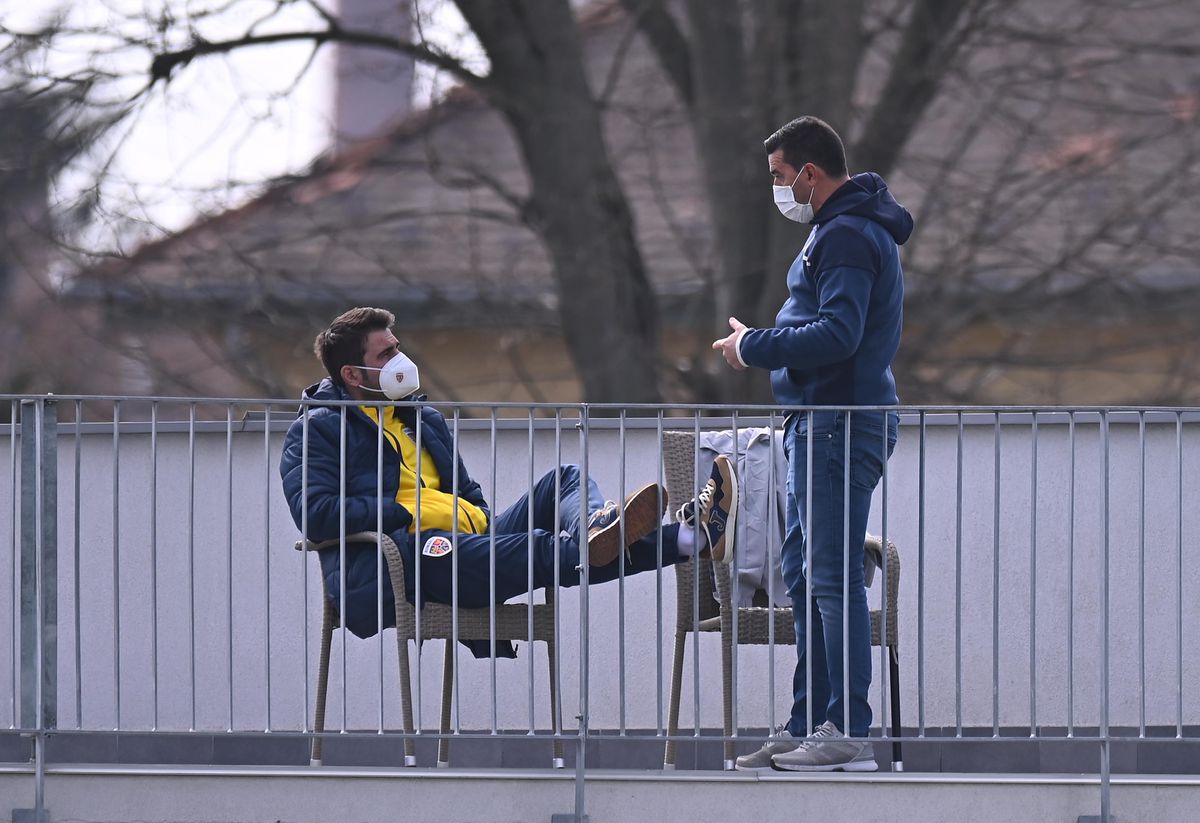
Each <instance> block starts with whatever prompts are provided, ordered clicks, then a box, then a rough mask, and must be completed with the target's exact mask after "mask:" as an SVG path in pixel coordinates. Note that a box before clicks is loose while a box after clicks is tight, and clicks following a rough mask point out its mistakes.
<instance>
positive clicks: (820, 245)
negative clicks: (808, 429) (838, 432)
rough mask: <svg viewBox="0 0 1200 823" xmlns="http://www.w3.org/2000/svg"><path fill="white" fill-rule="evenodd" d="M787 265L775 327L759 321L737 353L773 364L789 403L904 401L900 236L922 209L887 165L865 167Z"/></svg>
mask: <svg viewBox="0 0 1200 823" xmlns="http://www.w3.org/2000/svg"><path fill="white" fill-rule="evenodd" d="M813 223H814V225H815V228H814V229H813V231H812V233H811V234H810V235H809V236H808V242H807V243H805V244H804V248H803V249H802V250H801V252H800V256H799V257H797V258H796V260H795V262H793V263H792V266H791V268H790V269H788V277H787V283H788V292H789V295H788V299H787V301H786V302H785V303H784V304H783V308H781V309H780V310H779V314H777V315H776V316H775V328H773V329H750V330H748V331H747V332H746V333H745V334H743V335H742V338H741V341H740V344H739V346H738V354H739V355H740V356H741V358H742V362H744V363H745V364H746V365H747V366H755V367H757V368H761V369H770V370H771V388H772V389H773V390H774V392H775V400H776V401H777V402H779V403H780V404H782V405H785V406H876V405H879V406H884V405H895V404H896V403H898V402H899V400H898V398H897V396H896V380H895V378H894V377H893V376H892V359H893V358H894V357H895V356H896V350H897V349H898V348H899V346H900V330H901V327H902V326H903V306H904V272H903V270H902V269H901V267H900V250H899V245H901V244H903V243H904V242H905V241H906V240H908V238H909V236H910V235H911V234H912V230H913V219H912V216H911V215H910V214H909V213H908V211H907V210H906V209H905V208H904V207H903V206H901V205H900V204H899V203H897V202H896V200H895V198H893V197H892V195H891V192H889V191H888V188H887V184H886V183H884V182H883V178H881V177H880V176H879V175H878V174H875V173H873V172H868V173H865V174H856V175H855V176H854V177H852V178H850V179H849V180H848V181H846V182H845V183H844V184H842V186H841V187H840V188H838V189H837V191H835V192H834V193H833V194H832V195H830V197H829V199H828V200H826V201H825V203H824V204H823V205H822V206H821V210H820V211H818V212H817V213H816V216H815V217H814V219H813Z"/></svg>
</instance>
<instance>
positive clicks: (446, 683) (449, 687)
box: [437, 638, 454, 769]
mask: <svg viewBox="0 0 1200 823" xmlns="http://www.w3.org/2000/svg"><path fill="white" fill-rule="evenodd" d="M453 694H454V641H453V640H450V639H449V638H447V640H446V662H445V665H443V666H442V737H441V738H440V739H439V740H438V757H437V765H438V768H439V769H444V768H446V767H448V766H449V765H450V738H449V737H446V735H448V734H450V699H451V696H452V695H453Z"/></svg>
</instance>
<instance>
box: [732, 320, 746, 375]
mask: <svg viewBox="0 0 1200 823" xmlns="http://www.w3.org/2000/svg"><path fill="white" fill-rule="evenodd" d="M748 331H750V329H742V330H741V331H740V332H738V336H737V339H736V340H734V341H733V353H734V354H736V355H737V359H738V362H739V363H741V364H742V368H744V369H748V368H750V364H749V363H747V362H746V360H745V358H743V357H742V338H743V337H745V336H746V332H748Z"/></svg>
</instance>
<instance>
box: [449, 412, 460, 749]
mask: <svg viewBox="0 0 1200 823" xmlns="http://www.w3.org/2000/svg"><path fill="white" fill-rule="evenodd" d="M453 411H454V416H453V418H452V420H453V423H454V447H453V449H451V457H452V458H453V459H452V461H451V464H450V465H451V466H452V467H453V468H452V469H451V471H450V475H451V484H450V485H451V487H452V488H453V489H454V515H453V517H451V519H450V544H451V546H452V547H453V551H452V552H451V557H450V567H451V570H452V571H451V574H452V577H451V580H450V583H451V588H450V601H451V605H452V608H453V609H454V611H453V612H452V614H453V617H452V619H451V626H450V639H449V640H448V641H446V642H447V643H450V644H452V645H451V649H452V651H451V652H450V676H451V678H452V682H453V683H454V690H453V703H454V733H455V734H458V733H459V732H460V731H461V725H462V705H461V704H460V703H459V699H458V698H459V694H460V693H461V690H460V689H459V683H458V681H459V679H460V678H459V676H458V637H459V634H460V626H459V620H458V600H459V597H458V535H459V531H458V511H459V506H460V505H461V504H460V503H459V498H458V479H459V478H458V461H459V450H458V444H459V440H458V421H459V419H460V417H461V414H462V410H461V409H459V407H458V406H455V407H454V409H453Z"/></svg>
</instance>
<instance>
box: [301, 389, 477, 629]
mask: <svg viewBox="0 0 1200 823" xmlns="http://www.w3.org/2000/svg"><path fill="white" fill-rule="evenodd" d="M304 397H305V399H307V400H312V401H322V400H326V401H339V400H344V401H353V398H352V397H350V395H348V394H347V393H346V392H345V390H344V389H342V388H341V387H339V386H335V385H334V384H333V381H331V380H330V379H329V378H328V377H327V378H325V379H324V380H322V381H321V382H320V383H318V384H316V385H314V386H309V387H308V388H307V389H305V390H304ZM343 414H345V415H346V449H345V455H346V458H345V473H344V476H345V481H346V492H345V500H346V532H345V533H346V534H353V533H355V532H361V531H375V530H376V529H377V528H378V527H379V522H378V521H379V514H380V511H382V520H383V531H385V532H386V533H388V534H389V535H391V537H392V539H393V540H394V541H396V546H397V547H398V548H399V549H400V553H401V555H402V556H403V557H404V566H405V571H406V572H407V573H408V574H409V575H411V574H412V572H411V570H412V569H413V568H414V565H413V563H414V558H413V547H412V540H411V535H410V534H409V533H408V527H409V524H410V523H412V519H413V518H412V514H411V513H410V512H409V511H408V510H407V509H406V508H404V507H403V506H401V505H400V504H399V503H397V502H396V491H397V488H398V486H399V484H400V456H399V455H398V454H397V453H396V450H395V449H394V448H392V447H391V445H389V444H388V442H387V440H386V439H385V440H384V444H383V477H382V493H381V491H380V478H379V472H378V449H379V446H378V437H379V434H378V432H379V427H378V426H377V425H376V424H375V421H373V420H372V419H371V418H369V417H367V416H366V415H365V414H363V412H362V410H361V409H360V408H359V407H358V406H357V405H354V406H325V405H320V404H319V403H318V404H315V405H306V406H304V407H303V408H301V410H300V414H299V416H298V417H297V418H296V419H295V420H294V421H292V425H291V426H290V427H289V428H288V433H287V437H286V438H285V439H284V443H283V456H282V457H281V459H280V461H279V473H280V474H281V475H282V477H283V493H284V496H285V497H286V498H287V502H288V506H289V508H290V509H291V511H292V519H293V520H295V521H296V527H297V528H298V529H300V530H301V531H304V530H305V521H304V501H305V495H304V484H305V482H306V478H305V473H304V464H305V452H306V447H305V425H304V421H305V418H307V419H308V426H307V430H308V444H307V458H308V459H307V463H308V474H307V484H308V488H307V491H308V494H307V501H308V520H307V534H306V536H307V537H308V539H309V540H313V541H315V542H320V541H322V540H332V539H334V538H336V537H338V535H339V534H340V533H341V515H342V505H341V500H342V495H341V482H342V476H343V472H342V471H341V468H340V467H341V465H342V459H341V454H342V450H341V437H342V433H341V432H342V415H343ZM414 420H415V417H414ZM421 446H422V447H423V448H424V449H425V450H427V451H428V453H429V455H430V456H431V457H432V458H433V462H434V465H436V466H437V470H438V475H439V476H440V478H441V488H442V491H445V492H450V491H452V486H451V483H452V479H453V477H454V462H453V461H454V442H453V437H452V436H451V434H450V430H449V428H448V427H447V426H446V420H445V418H444V417H442V415H441V414H440V413H439V412H438V411H437V410H436V409H432V408H429V407H423V408H421ZM458 495H459V497H461V498H463V499H464V500H468V501H470V502H471V503H473V504H474V505H476V506H479V507H480V508H481V509H484V510H485V511H487V502H486V501H485V500H484V499H483V491H482V490H481V489H480V487H479V484H478V483H476V482H475V481H474V480H472V479H471V476H470V475H469V474H468V473H467V467H466V465H465V464H464V463H463V461H462V458H461V456H460V457H459V459H458ZM381 501H382V510H381V509H380V502H381ZM488 517H489V518H490V517H491V513H490V512H489V513H488ZM320 556H321V574H322V577H323V578H324V580H325V593H326V596H327V597H329V598H330V601H331V602H333V603H335V604H336V603H339V594H340V590H341V589H340V578H341V575H340V571H341V569H340V552H339V550H338V549H337V548H331V549H326V550H324V551H322V552H320ZM379 562H380V561H379V559H378V550H377V549H376V548H375V547H374V546H367V545H362V544H355V545H349V546H347V547H346V613H345V615H344V623H345V626H346V628H348V629H349V630H350V631H352V632H353V633H354V634H356V635H358V636H359V637H370V636H371V635H373V634H375V633H376V632H377V631H379V626H378V620H377V619H376V617H377V615H376V611H377V608H378V604H377V593H376V592H377V583H376V579H377V570H378V568H379ZM384 568H385V571H384V574H383V614H384V625H385V626H391V625H392V624H393V622H394V617H395V601H394V599H393V598H394V595H393V593H392V586H391V581H390V579H389V578H388V575H387V572H386V566H385V567H384ZM405 589H406V590H407V591H406V595H407V597H408V600H409V601H410V602H411V601H412V600H413V589H414V585H413V580H412V579H411V577H410V579H408V580H406V581H405Z"/></svg>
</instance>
